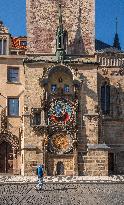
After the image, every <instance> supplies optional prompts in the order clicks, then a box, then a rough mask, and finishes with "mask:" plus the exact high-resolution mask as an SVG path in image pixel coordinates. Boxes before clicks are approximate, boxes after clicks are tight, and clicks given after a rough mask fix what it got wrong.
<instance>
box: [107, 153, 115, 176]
mask: <svg viewBox="0 0 124 205" xmlns="http://www.w3.org/2000/svg"><path fill="white" fill-rule="evenodd" d="M108 172H109V175H111V174H114V172H115V156H114V153H109V154H108Z"/></svg>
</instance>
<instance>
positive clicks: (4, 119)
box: [1, 108, 7, 132]
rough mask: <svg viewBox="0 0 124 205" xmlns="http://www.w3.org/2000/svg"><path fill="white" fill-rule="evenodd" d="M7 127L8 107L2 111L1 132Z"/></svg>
mask: <svg viewBox="0 0 124 205" xmlns="http://www.w3.org/2000/svg"><path fill="white" fill-rule="evenodd" d="M6 129H7V116H6V108H4V109H2V111H1V132H4V131H5V130H6Z"/></svg>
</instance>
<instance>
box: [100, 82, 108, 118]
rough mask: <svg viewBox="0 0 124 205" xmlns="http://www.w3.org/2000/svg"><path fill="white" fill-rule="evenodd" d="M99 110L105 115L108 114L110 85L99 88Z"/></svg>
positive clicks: (106, 84) (105, 84)
mask: <svg viewBox="0 0 124 205" xmlns="http://www.w3.org/2000/svg"><path fill="white" fill-rule="evenodd" d="M101 110H102V113H103V114H105V115H106V114H109V113H110V85H109V84H108V83H107V82H105V83H104V84H103V85H102V86H101Z"/></svg>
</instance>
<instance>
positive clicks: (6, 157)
mask: <svg viewBox="0 0 124 205" xmlns="http://www.w3.org/2000/svg"><path fill="white" fill-rule="evenodd" d="M0 173H9V174H13V149H12V146H11V144H9V143H8V142H6V141H3V142H2V143H1V144H0Z"/></svg>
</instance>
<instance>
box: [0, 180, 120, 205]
mask: <svg viewBox="0 0 124 205" xmlns="http://www.w3.org/2000/svg"><path fill="white" fill-rule="evenodd" d="M34 186H35V184H33V183H32V184H26V183H22V184H17V183H16V184H0V205H14V204H15V205H124V183H115V184H114V183H97V184H95V183H83V184H73V183H70V184H44V186H43V189H42V190H41V191H36V190H35V188H34Z"/></svg>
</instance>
